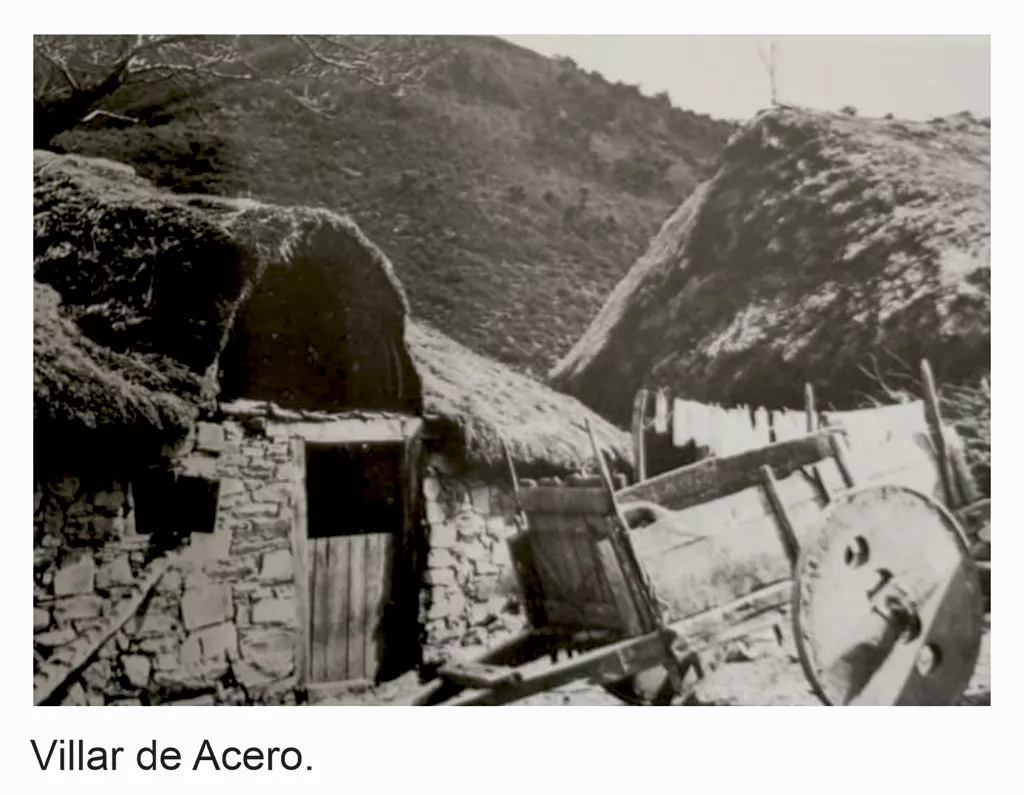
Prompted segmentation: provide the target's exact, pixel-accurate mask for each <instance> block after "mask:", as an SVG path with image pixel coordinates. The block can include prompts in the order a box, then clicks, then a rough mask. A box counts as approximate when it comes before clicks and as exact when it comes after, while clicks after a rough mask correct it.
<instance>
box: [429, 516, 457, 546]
mask: <svg viewBox="0 0 1024 795" xmlns="http://www.w3.org/2000/svg"><path fill="white" fill-rule="evenodd" d="M457 541H458V531H457V529H456V527H455V524H453V523H452V522H445V521H443V520H442V521H441V522H440V523H437V524H435V523H434V522H431V523H430V545H431V546H432V547H434V548H435V549H445V548H450V547H453V546H455V543H456V542H457Z"/></svg>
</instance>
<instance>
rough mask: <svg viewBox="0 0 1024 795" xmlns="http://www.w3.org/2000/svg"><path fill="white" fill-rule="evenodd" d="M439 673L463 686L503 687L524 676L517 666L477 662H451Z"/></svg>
mask: <svg viewBox="0 0 1024 795" xmlns="http://www.w3.org/2000/svg"><path fill="white" fill-rule="evenodd" d="M437 673H438V676H440V677H442V678H444V679H447V680H448V681H449V682H454V683H455V684H457V685H461V686H462V687H501V686H502V685H508V684H511V683H513V682H518V681H520V680H521V679H522V678H523V676H522V674H521V673H519V672H518V671H517V670H516V669H515V668H512V667H509V666H506V665H486V664H484V663H477V662H453V663H449V664H448V665H445V666H444V667H443V668H441V670H439V671H438V672H437Z"/></svg>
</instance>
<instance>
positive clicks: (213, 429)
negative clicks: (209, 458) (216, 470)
mask: <svg viewBox="0 0 1024 795" xmlns="http://www.w3.org/2000/svg"><path fill="white" fill-rule="evenodd" d="M225 442H226V439H225V438H224V428H222V427H221V426H220V425H214V424H212V423H209V422H200V423H198V424H197V425H196V450H199V451H201V452H207V453H219V452H220V451H221V450H223V449H224V443H225Z"/></svg>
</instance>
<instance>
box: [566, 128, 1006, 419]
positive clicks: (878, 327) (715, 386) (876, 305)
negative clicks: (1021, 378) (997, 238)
mask: <svg viewBox="0 0 1024 795" xmlns="http://www.w3.org/2000/svg"><path fill="white" fill-rule="evenodd" d="M989 169H990V167H989V126H988V122H987V121H979V120H975V119H972V118H970V117H968V116H963V115H960V116H954V117H951V118H949V119H939V120H935V121H933V122H931V123H911V122H901V121H896V120H875V119H859V118H854V117H851V116H848V115H846V114H841V113H840V114H830V113H817V112H810V111H805V110H800V109H795V108H777V109H774V110H772V111H770V112H765V113H763V114H761V115H760V116H758V117H757V118H756V119H754V120H753V121H752V122H751V123H750V124H748V125H747V126H746V127H745V128H744V129H742V130H741V131H740V132H738V133H737V134H736V135H735V136H734V138H733V139H732V140H731V141H730V143H729V145H728V147H727V148H726V150H725V152H724V154H723V156H722V166H721V168H720V169H719V171H718V173H717V174H716V175H715V176H714V178H713V179H712V180H710V181H709V182H707V183H706V184H704V185H702V186H701V187H700V188H699V189H698V190H697V191H695V192H694V193H693V194H692V195H691V196H690V198H689V199H688V200H687V201H686V202H685V203H684V204H683V205H682V206H681V207H680V208H679V209H678V210H677V211H676V212H675V213H674V214H673V216H672V217H671V218H670V219H669V220H668V221H667V222H666V223H665V225H664V226H663V227H662V229H661V231H660V232H659V234H658V235H657V236H656V237H655V238H654V240H653V241H652V242H651V244H650V247H649V248H648V250H647V252H646V253H645V254H644V256H643V257H641V258H640V259H639V260H638V261H637V263H636V264H635V265H634V266H633V268H632V270H631V271H630V272H629V274H628V275H627V276H626V277H625V278H624V279H623V280H622V282H621V283H620V284H619V285H618V286H617V287H616V289H615V291H614V292H613V294H612V295H611V297H610V298H609V299H608V301H607V302H606V303H605V305H604V307H603V308H602V310H601V312H600V313H599V314H598V315H597V317H596V318H595V319H594V321H593V323H592V324H591V325H590V327H589V328H588V329H587V331H586V333H585V334H584V335H583V336H582V337H581V338H580V340H579V341H578V342H577V343H576V345H575V346H574V347H573V349H572V350H571V351H570V352H569V354H568V355H567V356H566V357H565V358H564V359H563V360H562V361H561V362H560V363H559V364H558V365H557V366H556V367H555V368H554V370H553V372H552V381H553V383H554V384H555V386H556V387H557V388H560V389H562V390H564V391H568V392H569V393H571V394H573V395H575V396H576V397H578V398H580V399H581V400H583V402H585V403H587V404H588V405H590V406H591V407H592V408H594V409H595V410H597V411H598V412H600V413H602V414H604V415H605V416H608V417H610V418H612V419H613V420H616V421H619V422H627V421H628V418H629V412H630V407H631V404H632V400H633V395H634V394H635V391H636V390H637V389H639V388H640V387H641V386H671V387H672V388H673V389H674V390H675V391H676V392H677V393H679V394H682V395H687V396H689V397H691V398H693V399H696V400H705V401H717V402H722V403H750V404H754V405H767V406H771V407H783V406H798V405H800V403H801V400H802V390H803V384H804V382H805V381H810V382H812V383H813V384H814V385H815V389H816V391H817V392H818V394H819V396H820V398H821V400H822V401H824V402H829V403H832V404H834V405H836V406H846V407H849V406H851V405H854V404H856V403H857V402H858V401H859V400H862V399H863V396H862V394H860V392H861V390H864V391H870V390H872V389H873V388H877V386H878V385H877V383H874V382H873V381H872V377H871V376H870V375H868V373H866V372H865V368H866V369H867V370H868V371H870V370H871V369H872V368H873V367H874V366H875V363H876V362H878V363H880V364H881V366H883V367H885V366H886V363H888V364H892V363H894V362H903V363H906V364H907V365H908V366H909V368H911V369H913V368H916V366H917V362H918V361H919V360H920V358H921V357H927V358H928V359H929V360H930V361H931V363H932V365H933V367H934V369H935V371H936V375H937V377H938V378H939V379H940V380H942V381H944V382H946V383H971V382H973V381H974V380H975V379H976V378H977V377H978V376H980V375H983V374H986V373H987V372H988V369H989V335H990V306H989V276H990V270H989V245H990V244H989V235H990V231H989V223H990V222H989Z"/></svg>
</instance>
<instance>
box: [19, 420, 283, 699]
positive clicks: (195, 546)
mask: <svg viewBox="0 0 1024 795" xmlns="http://www.w3.org/2000/svg"><path fill="white" fill-rule="evenodd" d="M294 455H295V445H294V444H293V443H292V442H291V441H290V440H289V439H287V438H276V437H269V438H267V437H263V436H261V435H249V436H247V435H246V434H245V433H244V432H243V430H242V428H241V427H240V426H239V425H237V424H235V423H232V422H226V423H224V424H223V425H213V424H201V425H200V427H199V433H198V438H197V443H196V449H195V451H194V452H193V453H191V454H190V455H189V456H188V457H186V458H185V459H183V460H182V461H180V462H179V463H180V465H181V467H182V470H183V473H184V474H187V475H194V476H204V477H207V478H210V479H219V480H220V494H219V501H218V506H217V518H216V522H215V525H214V527H212V528H206V527H202V528H199V527H197V528H186V529H185V531H186V532H185V535H186V537H188V541H187V542H186V546H185V547H183V548H181V549H179V550H176V551H175V552H174V553H172V554H171V556H170V558H171V559H170V561H169V563H168V566H167V568H166V570H165V571H164V573H163V574H162V576H160V578H159V580H158V581H157V582H156V585H155V587H154V589H153V591H152V593H151V596H150V597H149V598H148V599H147V600H146V601H144V602H143V604H142V606H141V608H140V609H139V610H138V612H137V613H136V614H135V615H134V616H133V617H132V618H130V619H129V620H128V621H127V622H126V623H125V624H124V626H123V627H122V628H121V629H120V630H119V631H118V632H117V633H115V634H114V635H113V636H112V637H111V638H110V639H109V640H108V641H107V642H106V643H105V644H104V645H103V646H102V647H101V648H100V649H99V651H98V653H97V654H96V655H95V657H94V658H93V659H92V661H91V662H90V663H89V665H87V666H86V667H85V668H84V669H83V670H82V671H81V672H80V673H79V674H77V675H76V676H75V677H74V681H72V682H71V684H70V686H69V687H68V688H67V690H66V693H65V695H64V699H63V703H64V704H69V705H74V704H90V705H99V704H115V705H117V704H120V705H137V704H161V703H177V704H216V703H220V704H253V703H256V704H261V703H267V704H280V703H291V702H293V701H294V696H295V692H294V691H295V683H296V682H295V680H296V670H295V648H296V638H297V632H298V625H297V609H296V599H295V587H294V570H293V561H292V550H291V547H290V543H291V541H290V536H291V530H292V526H293V522H294V521H295V519H294V516H295V514H294V506H295V504H296V498H297V490H298V489H301V488H302V462H297V461H295V460H294ZM126 491H127V486H126V485H124V484H120V483H114V482H111V483H110V484H109V487H108V488H104V489H101V490H98V491H93V492H91V493H90V492H86V491H84V490H83V489H81V487H80V485H79V482H78V480H77V479H76V478H74V477H71V476H68V477H65V478H64V479H63V480H62V481H60V482H57V483H49V484H45V485H42V484H41V485H40V486H38V487H37V490H36V517H37V518H36V534H37V539H36V592H35V609H34V625H35V633H36V634H35V644H34V645H35V659H36V670H37V677H38V676H40V675H41V674H40V669H43V674H45V673H46V671H47V669H48V670H49V672H50V674H51V675H52V673H53V671H54V670H55V669H56V670H59V666H60V664H61V659H62V658H65V659H68V660H70V659H71V658H72V657H73V656H74V649H76V648H80V647H81V646H82V644H83V639H82V636H83V635H86V634H87V633H97V632H99V631H100V630H101V629H102V627H103V626H104V625H107V624H109V620H108V619H109V617H110V616H112V615H115V614H117V612H118V611H117V606H118V604H119V602H121V601H122V600H123V599H127V598H130V597H131V595H132V584H133V583H134V582H135V581H136V579H137V578H138V577H139V576H140V575H142V574H144V572H142V566H143V564H144V562H145V559H146V557H147V553H148V551H149V548H150V542H151V539H150V538H149V536H147V535H145V534H144V531H145V528H141V527H136V528H135V530H136V531H142V534H139V533H133V532H131V527H130V525H131V523H132V522H131V518H132V512H131V511H130V510H129V511H128V512H127V516H125V515H124V514H125V513H126V512H125V510H124V505H125V501H126ZM101 532H103V533H107V532H109V535H110V538H106V539H101V538H100V534H101ZM90 533H92V535H93V536H95V538H96V543H94V544H93V546H92V548H88V547H85V548H82V547H80V546H79V547H71V546H69V545H68V544H67V543H66V537H68V536H72V537H74V536H75V535H76V534H77V536H88V535H89V534H90ZM190 534H191V535H190Z"/></svg>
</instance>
